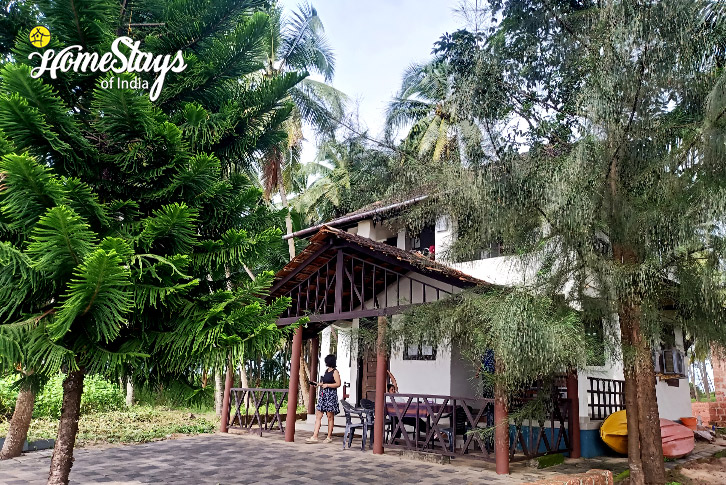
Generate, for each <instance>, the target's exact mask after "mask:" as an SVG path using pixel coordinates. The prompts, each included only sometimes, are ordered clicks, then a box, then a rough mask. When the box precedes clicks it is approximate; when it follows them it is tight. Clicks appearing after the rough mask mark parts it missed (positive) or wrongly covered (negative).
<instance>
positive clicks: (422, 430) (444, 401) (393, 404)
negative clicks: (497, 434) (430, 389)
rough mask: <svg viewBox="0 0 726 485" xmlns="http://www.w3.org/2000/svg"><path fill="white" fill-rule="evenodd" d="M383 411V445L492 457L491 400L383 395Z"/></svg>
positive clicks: (440, 452)
mask: <svg viewBox="0 0 726 485" xmlns="http://www.w3.org/2000/svg"><path fill="white" fill-rule="evenodd" d="M386 413H387V418H386V421H387V426H388V430H387V440H386V442H385V444H384V446H385V447H386V448H403V449H407V450H414V451H424V452H435V453H439V454H442V455H448V456H462V455H467V456H471V457H477V458H483V459H489V460H493V459H494V440H493V436H494V435H493V431H492V432H491V433H486V431H485V430H487V429H493V428H492V427H493V425H494V400H493V399H484V398H466V397H453V396H437V395H425V394H386ZM472 430H473V431H474V432H472ZM477 430H479V432H477ZM482 431H484V436H482V433H481V432H482Z"/></svg>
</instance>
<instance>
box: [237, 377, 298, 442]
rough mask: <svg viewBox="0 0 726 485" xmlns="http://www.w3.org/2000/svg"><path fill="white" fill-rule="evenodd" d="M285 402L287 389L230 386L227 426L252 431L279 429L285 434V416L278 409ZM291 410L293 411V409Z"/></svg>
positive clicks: (260, 431) (260, 432)
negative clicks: (254, 429) (255, 429)
mask: <svg viewBox="0 0 726 485" xmlns="http://www.w3.org/2000/svg"><path fill="white" fill-rule="evenodd" d="M286 403H287V389H259V388H241V387H239V388H232V389H230V413H229V422H228V423H229V428H232V429H242V430H247V431H252V429H253V428H254V427H257V428H258V430H259V434H260V436H261V435H262V432H263V431H273V430H277V429H279V431H280V432H281V433H282V434H285V416H286V415H283V416H281V415H280V409H281V408H282V406H283V404H286ZM292 412H295V410H294V409H293V410H292Z"/></svg>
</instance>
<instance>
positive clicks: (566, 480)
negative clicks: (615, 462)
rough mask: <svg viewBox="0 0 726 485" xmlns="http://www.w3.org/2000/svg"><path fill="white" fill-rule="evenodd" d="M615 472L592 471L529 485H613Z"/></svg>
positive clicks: (560, 476) (556, 477)
mask: <svg viewBox="0 0 726 485" xmlns="http://www.w3.org/2000/svg"><path fill="white" fill-rule="evenodd" d="M613 483H614V482H613V472H611V471H610V470H590V471H588V472H587V473H578V474H574V475H557V476H555V477H551V478H545V479H544V480H539V481H537V482H530V483H529V484H528V485H612V484H613Z"/></svg>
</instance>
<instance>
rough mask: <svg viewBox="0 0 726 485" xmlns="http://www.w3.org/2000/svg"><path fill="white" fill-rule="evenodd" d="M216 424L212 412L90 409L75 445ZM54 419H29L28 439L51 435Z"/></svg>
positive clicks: (140, 439) (2, 425)
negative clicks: (104, 410) (30, 420)
mask: <svg viewBox="0 0 726 485" xmlns="http://www.w3.org/2000/svg"><path fill="white" fill-rule="evenodd" d="M8 424H9V422H8V421H3V422H0V437H2V436H5V434H6V433H7V428H8ZM218 427H219V418H217V416H216V415H215V413H214V411H212V412H201V413H199V412H194V411H190V410H180V409H168V408H159V407H152V406H134V407H133V408H130V409H126V410H120V411H108V412H103V413H92V414H87V415H83V416H81V419H80V422H79V429H78V440H77V442H76V446H79V447H80V446H86V445H89V444H94V443H144V442H147V441H153V440H156V439H163V438H166V437H168V436H169V435H172V434H175V433H183V434H199V433H213V432H214V431H216V430H217V429H218ZM57 431H58V420H57V419H51V418H36V419H33V421H32V423H31V425H30V430H29V432H28V440H29V441H34V440H38V439H49V438H55V437H56V434H57Z"/></svg>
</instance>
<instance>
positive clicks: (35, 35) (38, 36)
mask: <svg viewBox="0 0 726 485" xmlns="http://www.w3.org/2000/svg"><path fill="white" fill-rule="evenodd" d="M48 42H50V31H49V30H48V29H47V28H45V27H43V26H42V25H38V26H37V27H33V29H32V30H31V31H30V43H31V44H33V45H34V46H35V47H37V48H38V49H40V48H41V47H45V46H47V45H48Z"/></svg>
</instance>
